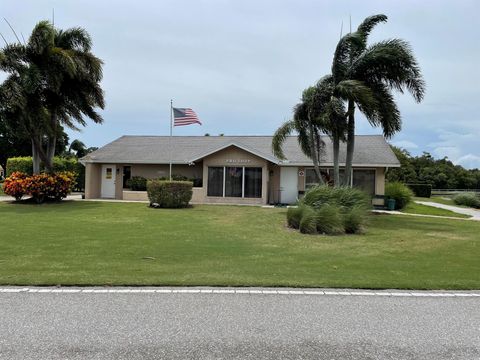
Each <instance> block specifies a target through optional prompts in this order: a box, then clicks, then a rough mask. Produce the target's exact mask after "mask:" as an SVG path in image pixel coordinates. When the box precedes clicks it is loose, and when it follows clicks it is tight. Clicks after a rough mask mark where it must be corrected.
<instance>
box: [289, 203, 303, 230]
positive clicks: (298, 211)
mask: <svg viewBox="0 0 480 360" xmlns="http://www.w3.org/2000/svg"><path fill="white" fill-rule="evenodd" d="M305 208H306V205H304V204H300V205H299V206H296V207H289V208H288V210H287V224H288V226H289V227H291V228H294V229H298V228H300V220H302V216H303V212H304V210H305Z"/></svg>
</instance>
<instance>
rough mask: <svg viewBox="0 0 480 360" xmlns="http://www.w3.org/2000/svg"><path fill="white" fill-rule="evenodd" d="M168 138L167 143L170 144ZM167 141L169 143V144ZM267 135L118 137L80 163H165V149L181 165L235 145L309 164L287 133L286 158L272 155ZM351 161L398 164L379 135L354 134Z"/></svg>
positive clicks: (329, 160) (327, 157) (327, 158)
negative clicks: (353, 151)
mask: <svg viewBox="0 0 480 360" xmlns="http://www.w3.org/2000/svg"><path fill="white" fill-rule="evenodd" d="M323 140H324V142H325V144H326V147H325V154H324V155H323V159H322V163H323V164H325V165H326V166H331V164H333V154H332V143H331V140H330V139H329V138H328V137H323ZM170 141H171V143H170ZM170 144H171V145H170ZM271 144H272V137H271V136H174V137H172V139H171V140H170V137H168V136H122V137H120V138H118V139H117V140H114V141H113V142H111V143H109V144H107V145H105V146H104V147H102V148H100V149H98V150H97V151H94V152H93V153H91V154H89V155H87V156H86V157H84V158H83V159H82V162H95V163H124V164H168V163H169V154H170V151H169V149H170V148H171V149H172V162H173V163H174V164H185V163H190V162H194V161H198V160H200V159H202V158H203V157H205V156H207V155H209V154H212V153H214V152H216V151H219V150H221V149H223V148H226V147H229V146H232V145H234V146H237V147H239V148H242V149H244V150H246V151H249V152H251V153H253V154H255V155H257V156H260V157H262V158H264V159H267V160H269V161H271V162H273V163H277V164H283V165H292V166H293V165H307V166H308V165H312V161H311V160H310V159H309V158H308V157H306V156H305V155H304V154H303V153H302V151H301V149H300V147H299V145H298V141H297V137H296V136H289V137H288V138H287V139H286V141H285V144H284V146H283V149H284V153H285V156H286V158H287V160H283V161H282V160H280V159H278V158H276V157H275V156H274V155H273V153H272V149H271ZM345 148H346V146H345V144H341V146H340V159H341V160H340V161H341V164H342V160H343V161H344V159H345ZM353 163H354V165H356V166H389V167H396V166H399V165H400V163H399V162H398V159H397V158H396V156H395V154H394V153H393V151H392V150H391V149H390V146H389V145H388V143H387V142H386V141H385V139H384V138H383V136H381V135H358V136H356V137H355V153H354V156H353Z"/></svg>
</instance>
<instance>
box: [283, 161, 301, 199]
mask: <svg viewBox="0 0 480 360" xmlns="http://www.w3.org/2000/svg"><path fill="white" fill-rule="evenodd" d="M297 197H298V168H297V167H295V166H282V167H281V168H280V203H282V204H293V203H295V202H296V201H297Z"/></svg>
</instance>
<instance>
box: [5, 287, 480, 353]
mask: <svg viewBox="0 0 480 360" xmlns="http://www.w3.org/2000/svg"><path fill="white" fill-rule="evenodd" d="M170 358H172V359H190V358H192V359H480V297H390V296H361V295H360V296H335V295H322V296H315V295H293V294H292V295H278V294H271V295H266V294H255V295H254V294H185V293H183V294H178V293H177V294H175V293H171V294H163V293H161V294H159V293H153V294H152V293H130V294H128V293H127V294H122V293H0V359H9V360H10V359H170Z"/></svg>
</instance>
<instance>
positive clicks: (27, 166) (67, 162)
mask: <svg viewBox="0 0 480 360" xmlns="http://www.w3.org/2000/svg"><path fill="white" fill-rule="evenodd" d="M53 169H54V171H55V172H56V173H57V172H72V173H75V174H76V176H75V183H76V185H75V188H74V190H77V191H83V190H84V189H85V166H83V165H82V164H80V163H79V162H78V160H77V159H76V158H62V157H58V156H56V157H54V158H53ZM14 172H21V173H24V174H27V175H32V173H33V161H32V157H31V156H23V157H14V158H9V159H8V160H7V169H6V176H10V175H11V174H13V173H14Z"/></svg>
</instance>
